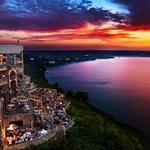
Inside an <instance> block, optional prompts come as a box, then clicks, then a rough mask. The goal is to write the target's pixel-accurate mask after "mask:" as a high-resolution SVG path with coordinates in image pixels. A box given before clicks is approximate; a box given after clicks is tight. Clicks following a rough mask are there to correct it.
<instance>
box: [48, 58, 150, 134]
mask: <svg viewBox="0 0 150 150" xmlns="http://www.w3.org/2000/svg"><path fill="white" fill-rule="evenodd" d="M48 70H49V73H46V78H47V79H48V80H49V82H52V83H54V82H58V83H59V84H60V86H62V87H63V88H64V89H66V90H75V91H78V90H83V91H87V92H89V93H90V94H91V103H92V104H93V105H94V106H96V107H98V108H99V109H100V110H103V111H105V112H106V113H110V114H112V115H113V116H114V117H115V118H116V119H118V120H120V121H122V122H125V123H128V124H131V125H133V126H135V127H137V128H139V129H141V130H143V131H144V132H145V133H147V134H149V133H150V58H142V57H121V58H115V59H99V60H96V61H89V62H82V63H74V64H70V65H64V66H59V67H56V68H49V69H48Z"/></svg>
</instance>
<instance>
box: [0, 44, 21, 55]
mask: <svg viewBox="0 0 150 150" xmlns="http://www.w3.org/2000/svg"><path fill="white" fill-rule="evenodd" d="M22 51H23V46H22V45H0V54H13V53H20V52H22Z"/></svg>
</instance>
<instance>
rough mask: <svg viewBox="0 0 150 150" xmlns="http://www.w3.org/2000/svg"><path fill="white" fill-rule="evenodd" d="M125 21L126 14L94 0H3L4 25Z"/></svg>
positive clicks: (0, 19)
mask: <svg viewBox="0 0 150 150" xmlns="http://www.w3.org/2000/svg"><path fill="white" fill-rule="evenodd" d="M110 20H111V21H114V22H119V23H122V22H125V17H124V16H123V15H122V14H118V13H111V12H110V11H108V10H104V9H102V8H94V7H92V2H91V1H90V0H82V1H79V2H76V1H75V0H31V1H25V0H3V1H0V29H3V30H31V31H32V30H36V31H51V30H60V29H65V28H66V29H67V28H77V27H80V26H82V25H83V24H85V23H87V22H90V23H93V24H99V25H100V24H102V23H103V22H106V21H110Z"/></svg>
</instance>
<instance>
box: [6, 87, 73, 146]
mask: <svg viewBox="0 0 150 150" xmlns="http://www.w3.org/2000/svg"><path fill="white" fill-rule="evenodd" d="M28 99H29V100H30V99H38V100H40V102H41V101H42V107H41V108H37V106H34V105H32V111H33V112H34V113H33V116H34V128H35V129H29V128H26V127H24V128H23V127H20V126H17V125H13V127H9V128H8V129H7V131H6V137H7V138H6V139H7V143H8V145H10V146H11V145H13V144H21V143H24V142H27V141H32V140H33V139H34V137H36V138H37V137H39V136H42V135H44V134H47V133H48V132H50V131H51V130H52V129H53V128H56V127H57V125H59V124H62V125H63V126H64V127H65V126H67V125H68V124H69V122H70V121H71V119H70V118H69V117H68V116H67V114H66V111H65V108H66V105H67V103H66V102H65V101H64V95H63V94H61V93H58V92H57V91H56V90H50V89H41V88H39V89H38V88H37V90H36V91H34V92H32V93H31V94H29V95H28ZM26 102H27V101H24V104H25V105H24V106H23V107H24V108H26V107H25V106H26V105H28V103H27V104H26ZM31 104H32V102H31ZM29 108H30V107H29ZM12 128H13V129H12ZM10 129H11V130H10Z"/></svg>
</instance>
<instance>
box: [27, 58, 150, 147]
mask: <svg viewBox="0 0 150 150" xmlns="http://www.w3.org/2000/svg"><path fill="white" fill-rule="evenodd" d="M89 61H91V60H89ZM82 62H83V61H82ZM72 63H74V62H72ZM77 63H78V62H77ZM66 64H70V63H62V64H55V65H52V66H47V67H57V66H61V65H66ZM41 67H42V69H41V68H40V74H39V75H40V80H41V81H42V84H41V83H40V82H38V80H37V82H36V79H35V78H34V75H33V74H30V75H31V77H32V78H33V79H34V81H35V82H36V83H37V84H38V85H39V86H44V87H48V88H56V89H57V90H58V91H59V92H63V89H62V88H60V87H59V85H58V84H57V86H56V85H51V84H49V83H48V80H47V79H45V76H44V74H45V71H46V67H45V65H43V64H42V66H41ZM28 73H29V72H28ZM83 103H85V105H86V106H88V107H89V108H91V110H92V111H94V112H95V113H98V114H100V115H102V116H104V117H105V118H107V119H108V120H111V121H112V122H114V123H115V124H117V125H118V126H119V127H121V128H124V129H125V130H128V131H129V132H130V131H131V133H132V132H133V135H135V136H137V137H139V139H143V141H142V140H141V141H142V143H145V142H146V141H150V139H149V137H147V136H145V135H144V134H143V133H142V131H140V130H139V129H137V128H135V127H132V126H131V125H128V124H125V123H121V122H119V121H117V120H115V119H114V118H113V117H112V115H109V114H107V113H105V112H103V111H101V110H99V109H97V108H96V107H94V106H92V105H91V104H90V103H89V102H87V101H84V102H83ZM72 105H73V104H72ZM75 121H76V120H75ZM146 143H147V142H146ZM146 145H147V144H146ZM149 146H150V145H149ZM149 146H148V147H149Z"/></svg>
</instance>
